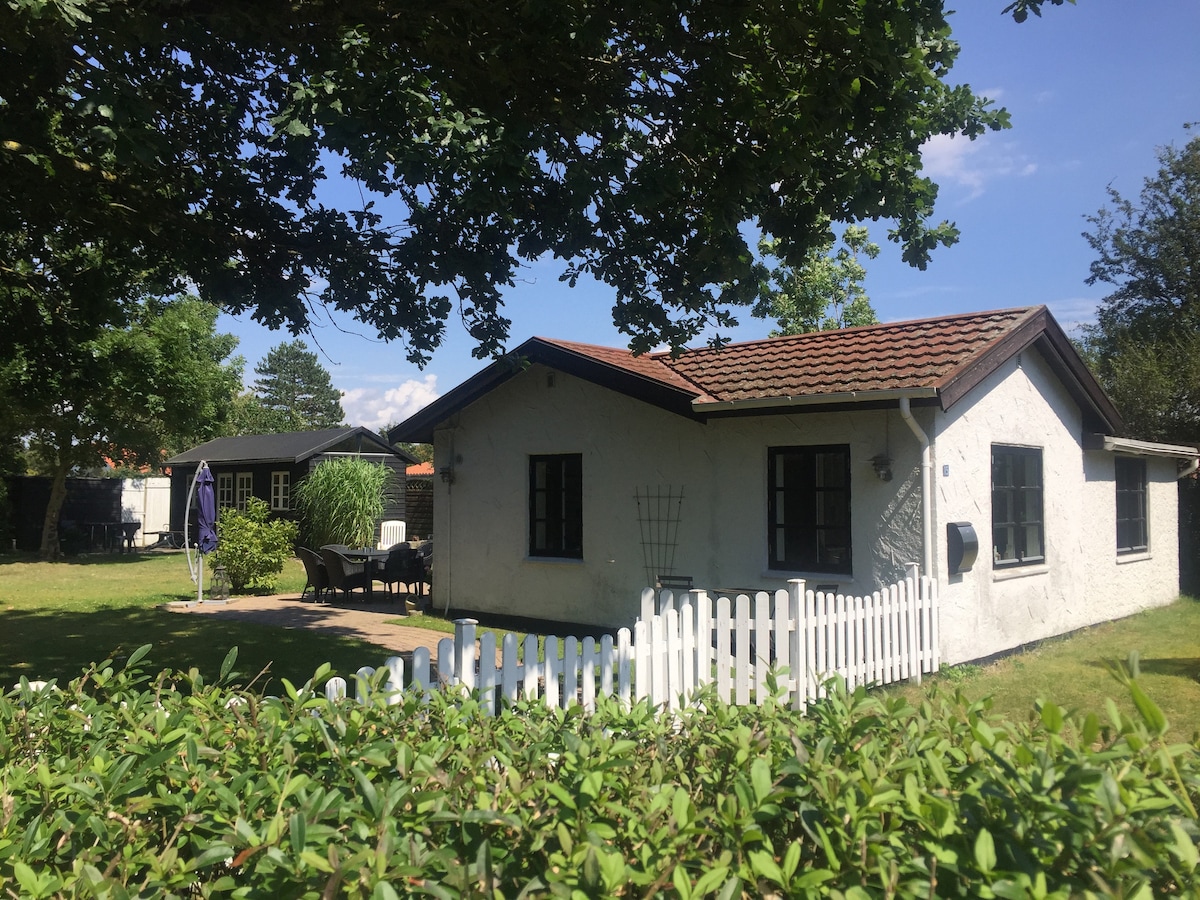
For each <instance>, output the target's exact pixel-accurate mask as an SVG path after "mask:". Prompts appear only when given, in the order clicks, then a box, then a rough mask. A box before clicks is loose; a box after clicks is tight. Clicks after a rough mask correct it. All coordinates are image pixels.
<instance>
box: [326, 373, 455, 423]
mask: <svg viewBox="0 0 1200 900" xmlns="http://www.w3.org/2000/svg"><path fill="white" fill-rule="evenodd" d="M438 396H439V395H438V390H437V376H436V375H426V376H425V377H424V378H421V379H416V378H410V379H409V380H408V381H405V382H403V383H402V384H400V385H399V386H398V387H393V388H387V389H386V390H381V389H379V388H353V389H351V390H349V391H342V409H344V410H345V411H346V422H347V423H349V424H351V425H365V426H366V427H367V428H370V429H373V430H378V429H380V428H383V427H384V426H385V425H394V424H396V423H398V422H403V421H404V420H405V419H407V418H408V417H409V416H411V415H413V414H414V413H416V412H419V411H420V410H421V409H424V408H425V407H426V406H428V405H429V404H430V403H432V402H433V401H434V400H436V399H437V398H438Z"/></svg>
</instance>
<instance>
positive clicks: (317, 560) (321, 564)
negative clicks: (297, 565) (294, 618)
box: [296, 547, 329, 603]
mask: <svg viewBox="0 0 1200 900" xmlns="http://www.w3.org/2000/svg"><path fill="white" fill-rule="evenodd" d="M296 555H297V556H299V557H300V562H302V563H304V574H305V575H306V576H307V577H308V581H306V582H305V584H304V590H303V591H301V592H300V599H301V600H303V599H304V596H305V594H307V593H308V589H309V588H312V596H313V599H314V600H316V601H317V602H318V603H320V602H321V596H322V594H327V593H328V592H329V571H328V570H327V569H326V568H325V560H323V559H321V556H320V554H318V553H317V552H316V551H315V550H309V549H308V548H307V547H297V548H296Z"/></svg>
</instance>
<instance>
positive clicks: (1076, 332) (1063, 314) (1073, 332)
mask: <svg viewBox="0 0 1200 900" xmlns="http://www.w3.org/2000/svg"><path fill="white" fill-rule="evenodd" d="M1099 306H1100V301H1099V300H1092V299H1089V298H1087V297H1064V298H1063V299H1061V300H1051V301H1050V302H1049V303H1047V304H1046V307H1047V308H1048V309H1049V310H1050V314H1051V315H1052V316H1054V319H1055V321H1056V322H1058V324H1059V325H1061V326H1062V329H1063V331H1065V332H1066V333H1067V334H1068V335H1069V336H1070V337H1073V338H1077V337H1079V336H1080V329H1081V327H1082V326H1084V325H1094V324H1095V322H1096V311H1097V309H1098V308H1099Z"/></svg>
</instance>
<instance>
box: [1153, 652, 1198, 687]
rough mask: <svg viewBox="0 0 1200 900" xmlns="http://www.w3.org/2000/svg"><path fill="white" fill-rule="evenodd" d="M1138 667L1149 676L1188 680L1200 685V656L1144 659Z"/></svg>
mask: <svg viewBox="0 0 1200 900" xmlns="http://www.w3.org/2000/svg"><path fill="white" fill-rule="evenodd" d="M1138 665H1139V666H1140V667H1141V670H1142V671H1143V672H1145V673H1146V674H1147V675H1166V676H1169V677H1171V678H1187V679H1190V680H1191V681H1194V682H1196V683H1197V684H1200V656H1193V657H1172V658H1165V659H1143V660H1140V661H1139V663H1138Z"/></svg>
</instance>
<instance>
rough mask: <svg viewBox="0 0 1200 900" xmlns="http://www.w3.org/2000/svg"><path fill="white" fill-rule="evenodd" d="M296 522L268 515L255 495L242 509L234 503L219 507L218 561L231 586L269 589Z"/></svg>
mask: <svg viewBox="0 0 1200 900" xmlns="http://www.w3.org/2000/svg"><path fill="white" fill-rule="evenodd" d="M296 534H297V528H296V523H295V522H289V521H288V520H286V519H271V514H270V511H269V510H268V509H267V504H266V503H265V502H264V501H262V500H259V499H258V498H257V497H251V498H250V499H249V500H248V501H246V510H245V512H242V511H240V510H237V509H234V508H233V507H226V508H225V509H222V510H221V514H220V516H219V517H218V518H217V552H216V562H217V565H220V566H224V567H225V572H226V573H227V574H228V575H229V584H230V587H231V588H232V589H233V590H235V591H242V590H245V589H246V588H247V587H260V588H265V589H267V590H271V589H273V588H274V587H275V584H276V581H277V580H278V578H279V573H280V572H282V571H283V564H284V563H285V562H287V561H288V560H289V559H290V558H291V557H292V554H293V550H294V547H295V544H296Z"/></svg>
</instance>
